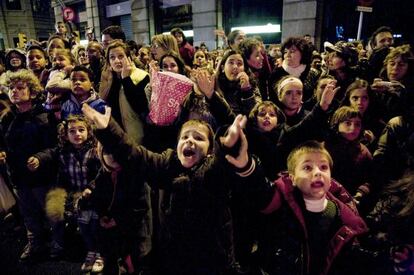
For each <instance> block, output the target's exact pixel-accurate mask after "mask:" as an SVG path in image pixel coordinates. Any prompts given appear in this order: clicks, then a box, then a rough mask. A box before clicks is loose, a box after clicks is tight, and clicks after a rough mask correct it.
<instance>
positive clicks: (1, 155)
mask: <svg viewBox="0 0 414 275" xmlns="http://www.w3.org/2000/svg"><path fill="white" fill-rule="evenodd" d="M6 158H7V154H6V152H4V151H1V152H0V164H5V163H6Z"/></svg>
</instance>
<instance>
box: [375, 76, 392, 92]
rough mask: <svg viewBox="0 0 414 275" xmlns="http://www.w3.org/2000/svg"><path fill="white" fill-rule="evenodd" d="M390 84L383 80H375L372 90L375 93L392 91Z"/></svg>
mask: <svg viewBox="0 0 414 275" xmlns="http://www.w3.org/2000/svg"><path fill="white" fill-rule="evenodd" d="M388 83H390V82H386V81H383V80H382V79H381V78H375V79H374V81H373V83H372V85H371V90H373V91H375V92H386V91H388V90H389V89H390V85H389V84H388Z"/></svg>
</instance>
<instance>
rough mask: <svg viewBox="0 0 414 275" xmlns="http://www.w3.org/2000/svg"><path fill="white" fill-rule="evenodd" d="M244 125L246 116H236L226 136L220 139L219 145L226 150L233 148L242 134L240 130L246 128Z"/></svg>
mask: <svg viewBox="0 0 414 275" xmlns="http://www.w3.org/2000/svg"><path fill="white" fill-rule="evenodd" d="M246 123H247V117H246V116H243V115H237V116H236V118H235V119H234V121H233V124H232V125H231V126H230V128H229V129H228V131H227V135H226V136H225V137H221V138H220V141H221V144H222V145H223V146H225V147H227V148H231V147H233V146H234V144H236V142H237V140H238V139H239V137H240V134H241V132H243V130H242V129H244V128H245V127H246Z"/></svg>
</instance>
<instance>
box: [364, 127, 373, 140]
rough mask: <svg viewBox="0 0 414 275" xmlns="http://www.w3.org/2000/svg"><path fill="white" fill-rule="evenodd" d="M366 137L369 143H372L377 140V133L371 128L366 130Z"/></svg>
mask: <svg viewBox="0 0 414 275" xmlns="http://www.w3.org/2000/svg"><path fill="white" fill-rule="evenodd" d="M364 139H365V140H366V141H367V142H368V143H372V142H373V141H374V140H375V135H374V133H373V132H372V131H371V130H365V131H364Z"/></svg>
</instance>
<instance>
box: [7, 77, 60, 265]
mask: <svg viewBox="0 0 414 275" xmlns="http://www.w3.org/2000/svg"><path fill="white" fill-rule="evenodd" d="M8 83H9V86H8V88H9V96H10V101H11V103H12V104H13V106H12V110H11V112H9V113H8V114H7V115H6V116H5V117H3V119H2V121H1V130H2V133H1V134H2V136H3V137H4V141H5V147H4V148H2V149H1V150H0V151H3V152H5V153H6V154H7V155H6V154H2V157H1V159H2V161H7V164H8V168H9V172H10V175H11V180H12V184H13V188H14V190H13V191H14V192H15V194H16V196H17V198H18V204H19V208H20V211H21V214H22V216H23V219H24V223H25V226H26V229H27V239H28V243H27V245H26V246H25V248H24V251H23V253H22V254H21V256H20V260H21V261H28V260H38V259H40V258H41V257H43V256H44V255H45V252H46V246H45V244H46V239H45V237H46V236H47V233H46V230H45V228H47V226H46V218H45V213H44V204H45V196H46V193H47V191H48V190H49V185H50V184H51V183H52V182H54V181H55V178H54V170H53V169H52V168H53V165H52V167H50V166H44V167H42V168H41V169H38V170H37V171H36V172H31V171H29V170H28V169H27V167H26V165H27V160H28V158H29V157H30V156H31V155H33V154H34V153H36V152H38V151H41V150H44V149H46V148H50V147H53V146H54V145H55V144H56V143H55V136H56V134H55V129H56V127H55V125H54V124H52V123H51V120H50V116H49V114H48V113H46V112H45V110H44V109H43V108H42V106H41V104H40V103H39V101H38V96H39V95H40V94H41V92H42V90H43V89H42V87H41V86H40V82H39V80H38V79H37V77H36V76H35V75H34V74H33V73H32V72H30V71H28V70H25V69H22V70H19V71H17V72H14V73H11V74H10V75H9V79H8Z"/></svg>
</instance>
